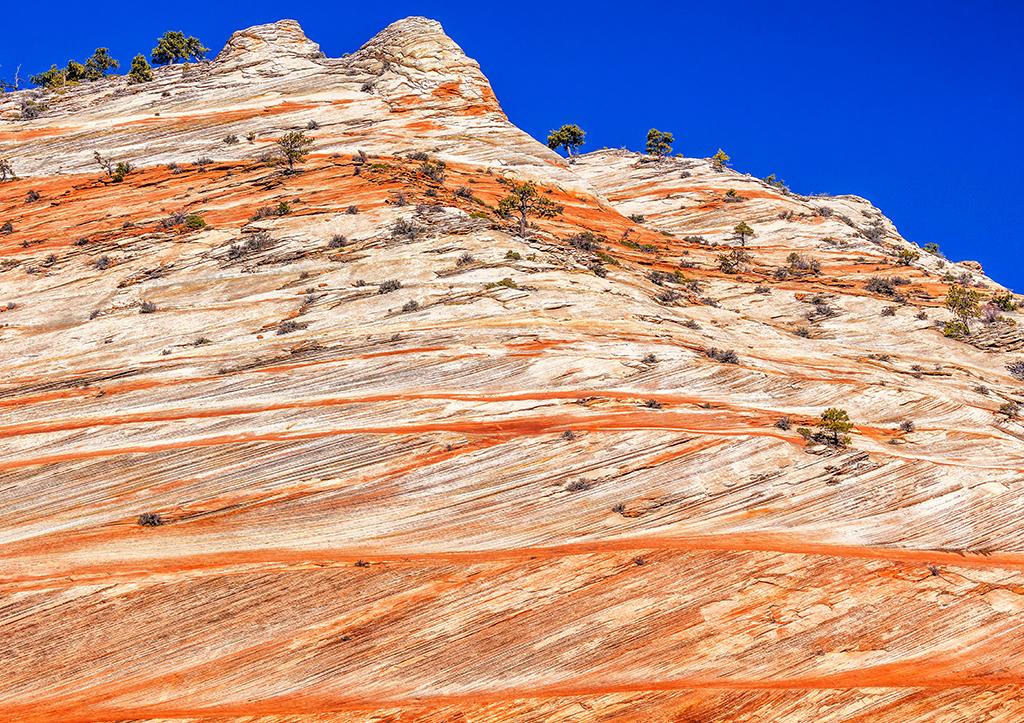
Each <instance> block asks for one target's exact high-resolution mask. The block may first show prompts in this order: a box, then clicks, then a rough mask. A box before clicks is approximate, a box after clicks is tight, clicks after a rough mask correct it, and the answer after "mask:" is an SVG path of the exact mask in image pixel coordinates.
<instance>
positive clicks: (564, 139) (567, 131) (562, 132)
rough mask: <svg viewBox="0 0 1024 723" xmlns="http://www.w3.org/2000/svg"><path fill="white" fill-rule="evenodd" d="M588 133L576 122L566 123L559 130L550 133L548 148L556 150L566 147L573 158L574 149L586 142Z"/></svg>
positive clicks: (566, 150)
mask: <svg viewBox="0 0 1024 723" xmlns="http://www.w3.org/2000/svg"><path fill="white" fill-rule="evenodd" d="M586 137H587V133H586V131H584V130H583V129H582V128H580V127H579V126H578V125H576V124H575V123H572V124H566V125H564V126H562V127H561V128H559V129H558V130H557V131H551V132H550V133H548V148H550V149H552V150H556V149H558V148H564V149H565V152H566V153H567V154H568V155H569V158H572V156H573V151H574V150H575V149H577V148H579V147H580V146H582V145H583V144H584V143H586V142H587V141H586Z"/></svg>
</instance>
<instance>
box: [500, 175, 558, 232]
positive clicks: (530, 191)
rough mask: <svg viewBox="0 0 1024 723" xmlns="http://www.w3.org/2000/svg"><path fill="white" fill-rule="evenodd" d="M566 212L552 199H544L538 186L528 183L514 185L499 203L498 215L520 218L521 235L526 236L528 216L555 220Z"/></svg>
mask: <svg viewBox="0 0 1024 723" xmlns="http://www.w3.org/2000/svg"><path fill="white" fill-rule="evenodd" d="M563 210H565V209H564V208H563V207H562V206H559V205H558V204H557V203H555V202H554V201H552V200H551V199H548V198H544V197H543V196H541V195H540V192H539V191H538V190H537V186H536V185H534V184H533V183H531V182H529V181H527V182H526V183H513V184H512V185H511V188H510V189H509V193H508V195H507V196H505V197H504V198H503V199H501V201H500V202H499V203H498V215H499V216H501V217H502V218H508V217H510V216H512V215H514V214H518V216H519V235H520V236H526V218H527V216H539V217H540V218H554V217H555V216H557V215H559V214H560V213H562V211H563Z"/></svg>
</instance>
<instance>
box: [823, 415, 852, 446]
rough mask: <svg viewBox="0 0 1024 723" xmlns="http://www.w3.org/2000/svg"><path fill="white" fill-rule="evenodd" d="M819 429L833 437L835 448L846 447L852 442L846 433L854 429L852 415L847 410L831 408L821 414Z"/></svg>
mask: <svg viewBox="0 0 1024 723" xmlns="http://www.w3.org/2000/svg"><path fill="white" fill-rule="evenodd" d="M818 429H820V430H822V431H823V432H824V433H825V434H827V435H831V442H832V445H833V446H835V447H844V446H846V445H847V444H849V442H850V437H849V435H847V434H846V433H847V432H849V431H850V430H851V429H853V422H851V421H850V415H849V414H847V413H846V410H845V409H839V408H838V407H829V408H828V409H826V410H825V411H824V412H822V413H821V419H820V420H819V421H818Z"/></svg>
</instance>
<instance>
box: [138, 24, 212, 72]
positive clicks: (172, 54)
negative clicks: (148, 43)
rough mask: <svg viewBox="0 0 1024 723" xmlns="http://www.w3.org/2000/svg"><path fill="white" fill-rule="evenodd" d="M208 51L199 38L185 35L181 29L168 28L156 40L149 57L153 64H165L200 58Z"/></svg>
mask: <svg viewBox="0 0 1024 723" xmlns="http://www.w3.org/2000/svg"><path fill="white" fill-rule="evenodd" d="M209 51H210V49H209V48H207V47H205V46H204V45H203V44H202V43H201V42H200V41H199V38H196V37H194V36H192V35H189V36H188V37H185V34H184V33H182V32H181V31H178V30H169V31H167V32H166V33H164V34H163V35H162V36H161V37H160V39H159V40H157V42H156V47H155V48H153V51H152V52H151V53H150V58H151V59H152V60H153V65H167V64H169V63H177V62H178V61H179V60H184V61H185V62H188V61H189V60H193V59H194V60H202V58H203V56H204V55H206V53H208V52H209Z"/></svg>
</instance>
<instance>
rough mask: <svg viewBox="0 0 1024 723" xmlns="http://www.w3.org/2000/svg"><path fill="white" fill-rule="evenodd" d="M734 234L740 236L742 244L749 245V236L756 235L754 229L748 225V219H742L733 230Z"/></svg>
mask: <svg viewBox="0 0 1024 723" xmlns="http://www.w3.org/2000/svg"><path fill="white" fill-rule="evenodd" d="M732 232H733V233H734V234H736V235H737V236H739V237H740V246H746V245H747V236H753V235H754V229H752V228H750V226H748V225H747V222H746V221H740V222H739V223H738V224H736V227H735V228H734V229H733V230H732Z"/></svg>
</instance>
